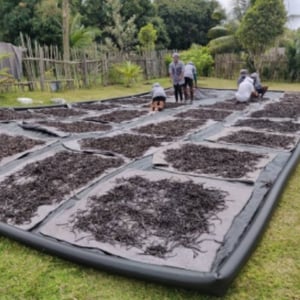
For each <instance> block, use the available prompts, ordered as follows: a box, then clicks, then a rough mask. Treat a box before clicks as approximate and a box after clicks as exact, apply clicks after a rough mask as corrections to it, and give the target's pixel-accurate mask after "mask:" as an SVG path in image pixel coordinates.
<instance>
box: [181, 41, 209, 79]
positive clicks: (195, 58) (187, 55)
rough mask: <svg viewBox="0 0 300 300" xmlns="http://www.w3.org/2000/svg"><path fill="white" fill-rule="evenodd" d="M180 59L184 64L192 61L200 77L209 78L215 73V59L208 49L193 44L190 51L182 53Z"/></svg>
mask: <svg viewBox="0 0 300 300" xmlns="http://www.w3.org/2000/svg"><path fill="white" fill-rule="evenodd" d="M180 59H181V60H182V61H183V62H184V63H188V62H189V61H192V62H193V63H194V65H195V66H196V69H197V73H198V75H199V76H206V77H207V76H210V75H211V74H212V72H213V68H214V59H213V57H212V55H211V53H210V51H209V49H208V47H203V46H200V45H196V44H193V45H192V46H191V48H190V49H188V50H186V51H183V52H181V53H180Z"/></svg>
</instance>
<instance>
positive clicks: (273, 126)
mask: <svg viewBox="0 0 300 300" xmlns="http://www.w3.org/2000/svg"><path fill="white" fill-rule="evenodd" d="M234 126H247V127H252V128H255V129H265V130H268V131H274V132H298V131H299V130H300V124H299V123H294V122H292V121H282V122H278V121H271V120H266V119H244V120H239V121H238V122H236V123H235V124H234Z"/></svg>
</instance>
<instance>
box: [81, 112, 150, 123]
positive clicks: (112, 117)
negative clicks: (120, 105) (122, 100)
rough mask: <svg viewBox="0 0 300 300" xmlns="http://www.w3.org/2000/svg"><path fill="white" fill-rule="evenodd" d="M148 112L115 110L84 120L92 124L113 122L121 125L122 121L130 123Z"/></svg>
mask: <svg viewBox="0 0 300 300" xmlns="http://www.w3.org/2000/svg"><path fill="white" fill-rule="evenodd" d="M147 113H148V111H146V110H125V109H124V110H117V111H113V112H110V113H107V114H103V115H100V116H95V117H88V118H85V120H87V121H94V122H113V123H121V122H124V121H130V120H132V119H135V118H137V117H141V116H143V115H146V114H147Z"/></svg>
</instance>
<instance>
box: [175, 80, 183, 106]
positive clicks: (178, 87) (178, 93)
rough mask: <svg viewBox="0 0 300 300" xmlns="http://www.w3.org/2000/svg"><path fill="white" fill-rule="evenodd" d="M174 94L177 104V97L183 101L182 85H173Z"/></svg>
mask: <svg viewBox="0 0 300 300" xmlns="http://www.w3.org/2000/svg"><path fill="white" fill-rule="evenodd" d="M174 93H175V100H176V102H178V96H179V99H180V101H182V100H183V98H182V85H180V84H175V85H174Z"/></svg>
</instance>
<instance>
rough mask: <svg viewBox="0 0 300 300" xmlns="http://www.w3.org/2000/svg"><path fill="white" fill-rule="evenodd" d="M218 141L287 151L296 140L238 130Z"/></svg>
mask: <svg viewBox="0 0 300 300" xmlns="http://www.w3.org/2000/svg"><path fill="white" fill-rule="evenodd" d="M218 141H224V142H228V143H238V144H246V145H255V146H263V147H270V148H283V149H288V148H289V147H290V146H291V145H292V144H295V141H296V138H295V137H291V136H284V135H277V134H276V135H275V134H270V133H262V132H257V131H247V130H240V131H238V132H234V133H231V134H229V135H227V136H224V137H221V138H219V139H218Z"/></svg>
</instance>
